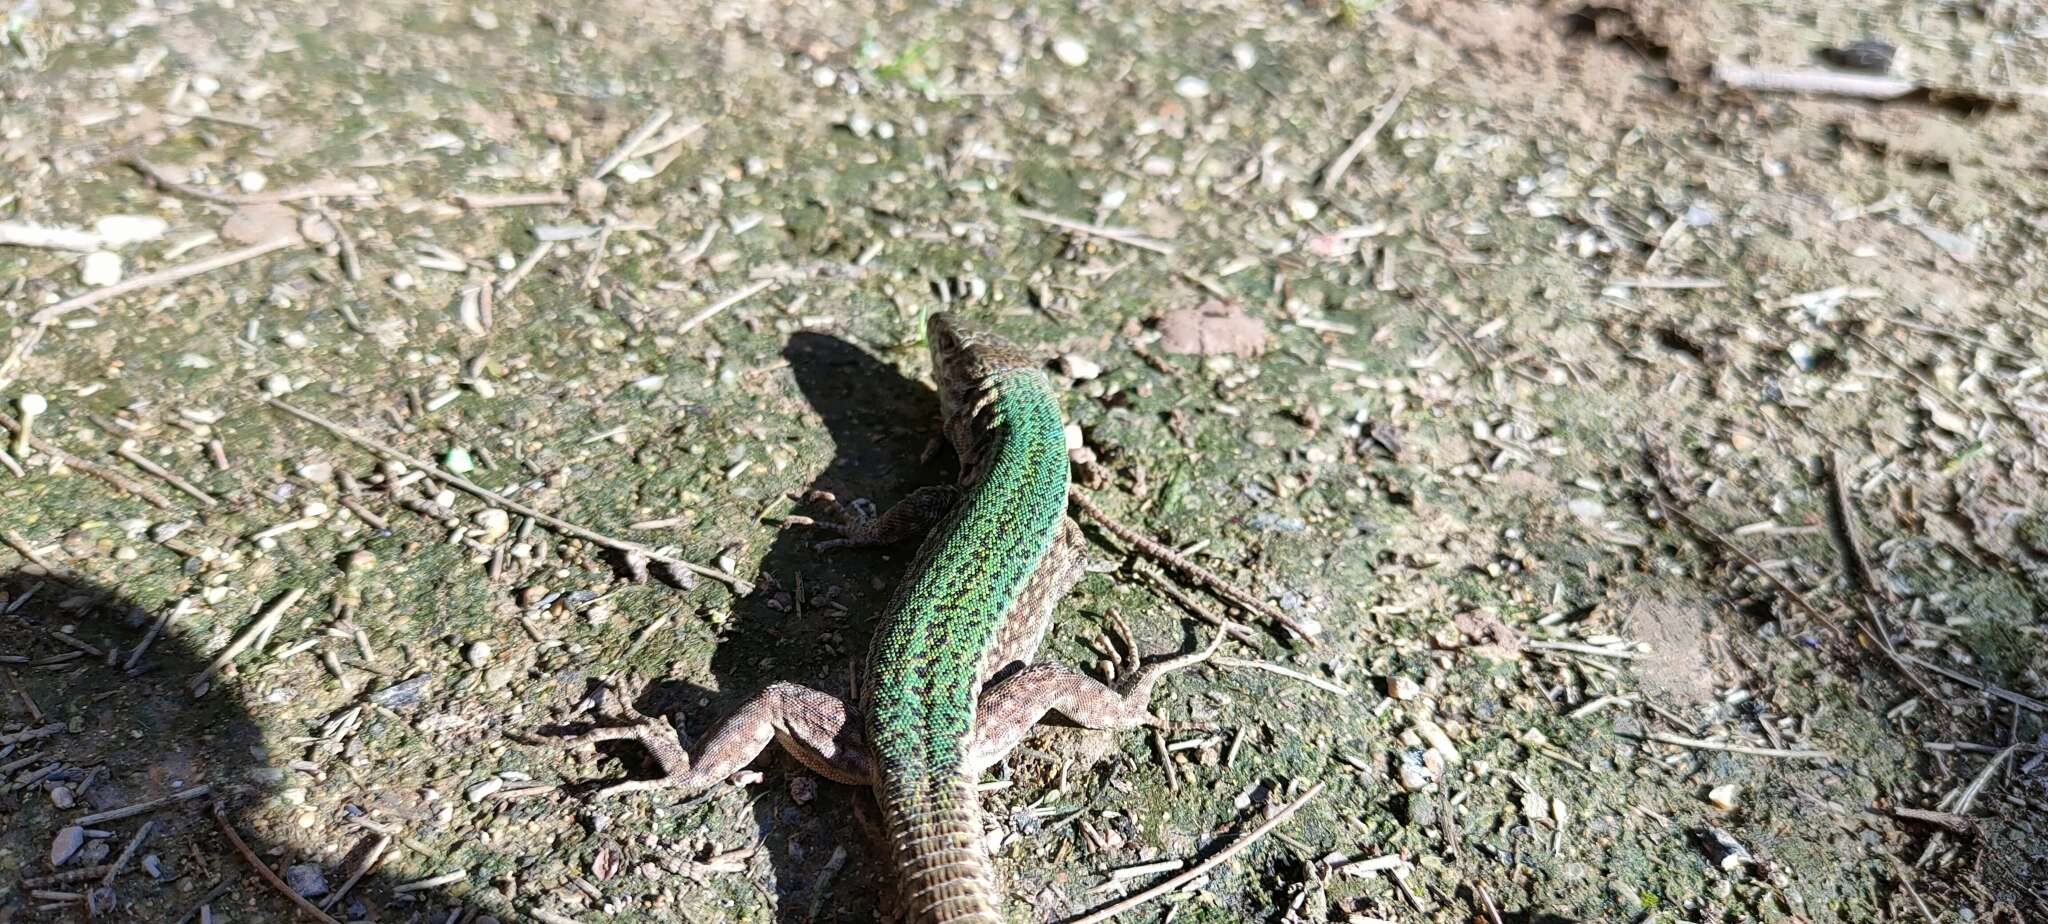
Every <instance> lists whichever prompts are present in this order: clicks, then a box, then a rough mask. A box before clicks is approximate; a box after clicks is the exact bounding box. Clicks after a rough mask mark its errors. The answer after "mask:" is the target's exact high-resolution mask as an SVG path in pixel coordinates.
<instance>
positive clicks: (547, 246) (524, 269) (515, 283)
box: [498, 241, 555, 298]
mask: <svg viewBox="0 0 2048 924" xmlns="http://www.w3.org/2000/svg"><path fill="white" fill-rule="evenodd" d="M553 249H555V242H554V241H541V242H540V243H538V244H535V245H534V247H533V249H532V250H529V251H527V252H526V259H523V260H520V261H519V265H518V266H515V267H513V268H512V272H510V273H507V274H506V275H505V279H504V281H502V282H500V283H498V297H499V298H506V297H508V296H510V295H511V294H512V290H514V289H517V288H519V283H520V282H521V281H522V280H524V279H525V278H526V274H528V273H531V272H533V268H534V267H536V266H539V265H540V261H541V260H543V259H546V258H547V255H548V251H550V250H553Z"/></svg>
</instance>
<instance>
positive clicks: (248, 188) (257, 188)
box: [235, 170, 270, 193]
mask: <svg viewBox="0 0 2048 924" xmlns="http://www.w3.org/2000/svg"><path fill="white" fill-rule="evenodd" d="M235 185H236V186H240V187H242V191H243V192H245V193H253V192H262V191H263V188H264V187H265V186H269V185H270V178H269V177H267V176H264V175H263V173H262V172H261V171H258V170H244V171H242V172H241V174H240V175H238V176H236V177H235Z"/></svg>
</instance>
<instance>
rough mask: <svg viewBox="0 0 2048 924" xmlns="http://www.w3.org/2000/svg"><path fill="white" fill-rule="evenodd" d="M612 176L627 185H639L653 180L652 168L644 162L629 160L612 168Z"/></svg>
mask: <svg viewBox="0 0 2048 924" xmlns="http://www.w3.org/2000/svg"><path fill="white" fill-rule="evenodd" d="M612 176H615V177H618V178H619V182H621V183H625V184H627V185H632V184H634V183H641V182H645V181H647V180H651V179H653V178H654V166H653V165H652V164H649V163H648V162H646V161H644V160H629V161H626V162H625V163H623V164H620V165H618V166H617V167H615V168H613V169H612Z"/></svg>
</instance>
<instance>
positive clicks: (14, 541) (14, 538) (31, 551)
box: [0, 529, 70, 574]
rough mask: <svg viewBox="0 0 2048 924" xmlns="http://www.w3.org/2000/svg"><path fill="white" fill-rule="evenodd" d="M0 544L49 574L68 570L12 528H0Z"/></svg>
mask: <svg viewBox="0 0 2048 924" xmlns="http://www.w3.org/2000/svg"><path fill="white" fill-rule="evenodd" d="M0 545H5V546H7V547H8V548H10V549H13V550H14V551H15V552H17V553H19V554H20V555H21V557H22V558H24V559H26V560H27V561H28V563H29V564H31V565H34V566H36V567H38V568H41V569H43V570H44V571H47V572H49V573H50V574H64V573H66V572H68V571H69V570H70V569H68V568H65V567H64V566H62V565H59V564H57V563H56V562H53V561H50V560H49V559H46V558H44V557H43V555H42V553H41V552H38V551H36V547H35V546H33V545H30V544H29V541H28V540H27V539H25V538H22V535H21V534H20V533H17V532H15V531H14V530H11V529H0Z"/></svg>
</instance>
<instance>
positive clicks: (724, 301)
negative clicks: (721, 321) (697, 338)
mask: <svg viewBox="0 0 2048 924" xmlns="http://www.w3.org/2000/svg"><path fill="white" fill-rule="evenodd" d="M774 284H775V280H773V279H762V280H759V281H756V282H754V283H751V284H749V285H747V286H746V287H744V288H742V289H740V290H739V291H737V292H734V293H732V294H730V295H727V296H726V297H724V298H721V299H719V300H718V301H715V302H712V303H711V304H709V305H706V306H705V307H704V310H703V311H699V312H697V313H696V314H693V315H690V317H689V320H686V321H684V322H683V324H682V326H681V327H678V328H676V333H678V334H684V333H689V332H690V331H692V330H695V329H696V327H697V325H699V324H702V323H704V322H705V321H709V320H711V319H712V318H713V317H715V316H717V315H718V314H719V313H720V312H722V311H724V310H726V309H727V308H731V307H732V306H734V305H737V304H739V303H740V302H743V301H746V300H747V299H749V298H752V297H754V296H755V295H758V294H760V292H761V290H762V289H766V288H768V287H769V286H772V285H774Z"/></svg>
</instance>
